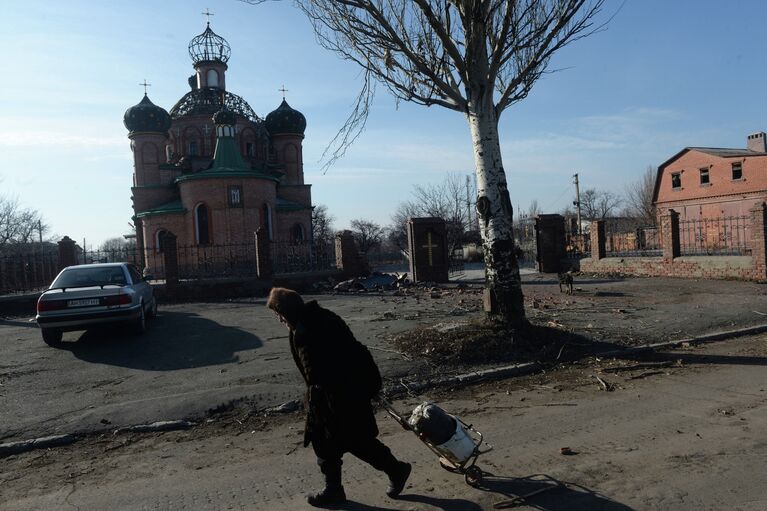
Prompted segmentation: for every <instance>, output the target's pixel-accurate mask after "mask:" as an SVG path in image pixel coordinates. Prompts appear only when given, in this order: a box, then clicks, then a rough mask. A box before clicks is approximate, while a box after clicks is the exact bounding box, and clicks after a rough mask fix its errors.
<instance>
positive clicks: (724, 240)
mask: <svg viewBox="0 0 767 511" xmlns="http://www.w3.org/2000/svg"><path fill="white" fill-rule="evenodd" d="M750 240H751V218H750V217H748V216H732V217H719V218H703V219H694V220H680V221H679V246H680V252H681V254H682V255H750V254H751V243H750Z"/></svg>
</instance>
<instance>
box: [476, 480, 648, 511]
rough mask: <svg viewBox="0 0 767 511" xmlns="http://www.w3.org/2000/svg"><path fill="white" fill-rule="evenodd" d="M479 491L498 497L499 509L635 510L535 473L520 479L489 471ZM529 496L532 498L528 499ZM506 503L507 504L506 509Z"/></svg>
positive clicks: (587, 490) (576, 486) (549, 510)
mask: <svg viewBox="0 0 767 511" xmlns="http://www.w3.org/2000/svg"><path fill="white" fill-rule="evenodd" d="M477 488H478V489H479V490H483V491H487V492H491V493H496V494H498V496H499V497H500V498H499V500H498V501H497V502H496V504H495V506H496V509H505V508H512V507H517V506H525V507H528V508H532V509H539V510H541V511H632V510H633V508H631V507H629V506H627V505H625V504H622V503H620V502H617V501H615V500H613V499H611V498H610V497H607V496H605V495H601V494H600V493H598V492H596V491H594V490H590V489H588V488H586V487H584V486H581V485H579V484H575V483H570V482H566V481H559V480H557V479H555V478H554V477H552V476H549V475H547V474H533V475H529V476H526V477H518V478H517V477H504V476H495V475H493V474H491V473H489V472H483V479H482V482H481V484H480V486H478V487H477ZM538 492H540V493H538ZM533 493H535V494H533ZM525 495H530V496H529V497H527V498H524V497H523V496H525ZM520 497H522V498H521V499H520ZM517 499H518V500H517ZM502 503H505V504H506V505H505V506H504V505H503V504H502Z"/></svg>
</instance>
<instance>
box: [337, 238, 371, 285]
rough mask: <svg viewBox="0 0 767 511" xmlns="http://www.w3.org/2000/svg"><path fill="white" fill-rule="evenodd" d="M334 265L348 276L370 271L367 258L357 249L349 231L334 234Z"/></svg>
mask: <svg viewBox="0 0 767 511" xmlns="http://www.w3.org/2000/svg"><path fill="white" fill-rule="evenodd" d="M336 267H337V268H338V269H339V270H342V271H343V272H344V273H345V274H346V275H347V276H349V277H359V276H364V275H367V274H369V273H370V268H369V267H368V262H367V259H364V258H363V257H362V256H361V255H360V253H359V252H358V251H357V245H356V244H355V243H354V236H352V232H351V231H341V232H339V233H337V234H336Z"/></svg>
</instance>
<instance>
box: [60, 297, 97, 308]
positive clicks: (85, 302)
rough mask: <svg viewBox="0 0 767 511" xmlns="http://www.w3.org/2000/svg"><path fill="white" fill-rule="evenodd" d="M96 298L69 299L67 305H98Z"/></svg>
mask: <svg viewBox="0 0 767 511" xmlns="http://www.w3.org/2000/svg"><path fill="white" fill-rule="evenodd" d="M98 304H99V299H98V298H86V299H84V300H69V301H67V307H88V306H89V305H98Z"/></svg>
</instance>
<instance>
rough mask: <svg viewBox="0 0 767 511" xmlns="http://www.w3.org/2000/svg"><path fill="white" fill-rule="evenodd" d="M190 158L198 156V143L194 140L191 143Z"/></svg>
mask: <svg viewBox="0 0 767 511" xmlns="http://www.w3.org/2000/svg"><path fill="white" fill-rule="evenodd" d="M188 153H189V156H197V141H196V140H192V141H191V142H189V151H188Z"/></svg>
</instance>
